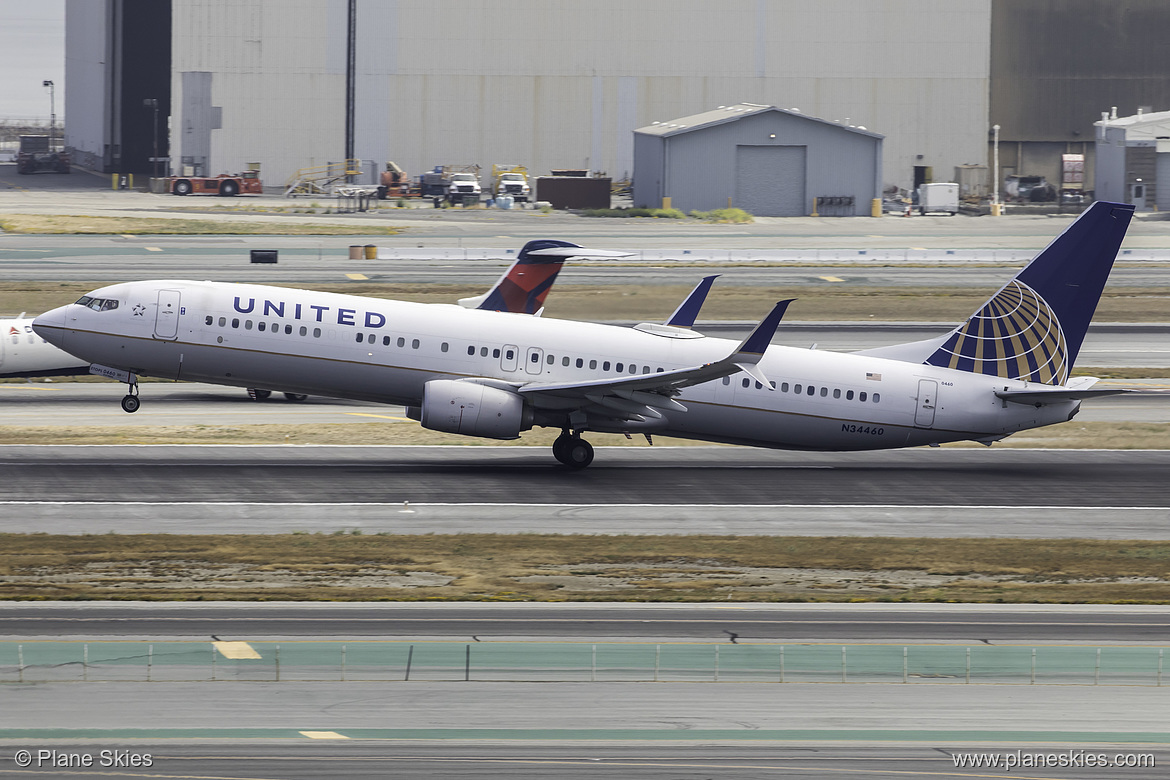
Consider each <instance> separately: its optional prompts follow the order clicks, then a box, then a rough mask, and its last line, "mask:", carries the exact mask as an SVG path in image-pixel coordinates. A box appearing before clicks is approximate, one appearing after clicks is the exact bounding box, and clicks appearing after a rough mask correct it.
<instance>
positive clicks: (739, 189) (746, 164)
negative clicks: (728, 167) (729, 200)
mask: <svg viewBox="0 0 1170 780" xmlns="http://www.w3.org/2000/svg"><path fill="white" fill-rule="evenodd" d="M807 152H808V147H805V146H737V147H735V205H736V206H738V207H739V208H741V209H743V210H744V211H747V212H749V213H751V214H755V215H757V216H760V217H803V216H806V215H807V214H808V213H809V210H808V203H807V200H808V199H807V198H805V196H804V192H805V157H806V156H807Z"/></svg>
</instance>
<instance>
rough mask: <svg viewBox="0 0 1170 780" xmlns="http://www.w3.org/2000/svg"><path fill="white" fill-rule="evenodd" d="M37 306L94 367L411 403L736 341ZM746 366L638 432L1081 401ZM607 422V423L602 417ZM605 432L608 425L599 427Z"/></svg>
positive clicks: (376, 315)
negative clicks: (460, 388) (455, 386)
mask: <svg viewBox="0 0 1170 780" xmlns="http://www.w3.org/2000/svg"><path fill="white" fill-rule="evenodd" d="M91 295H93V296H95V297H98V298H101V297H107V298H110V299H117V300H118V301H119V305H118V306H117V308H115V309H112V310H103V311H95V310H93V309H91V308H87V307H85V306H80V305H76V304H74V305H70V306H65V307H61V308H59V309H55V310H54V311H52V312H49V313H47V314H45V315H42V316H41V317H39V318H37V330H38V332H39V333H41V334H42V335H44V336H45V337H46V338H48V339H49V340H50V341H52V342H53V343H56V344H58V345H59V346H61V347H62V348H63V349H65V350H66V351H68V352H71V353H73V354H75V355H77V356H78V357H80V358H82V359H84V360H85V361H87V362H90V363H96V364H100V365H105V366H110V367H114V368H118V369H122V370H126V371H130V372H132V373H135V374H141V375H148V376H155V377H165V378H171V379H180V380H187V381H195V382H209V383H215V384H222V385H233V386H237V387H253V388H270V389H274V390H280V391H284V392H291V393H307V394H312V395H321V396H333V397H338V398H352V399H360V400H366V401H375V402H381V403H393V404H404V405H408V406H417V405H418V404H420V403H421V401H422V398H423V387H424V385H425V384H426V383H427V382H429V381H431V380H436V379H470V378H475V379H484V378H486V379H490V380H499V381H500V382H502V383H507V384H509V385H512V386H517V387H518V386H520V385H523V384H528V383H538V384H539V383H565V382H580V381H586V380H592V379H602V378H606V377H615V376H629V375H631V374H645V373H655V372H658V371H663V370H671V369H681V368H687V367H693V366H699V365H703V364H707V363H712V362H714V361H718V360H720V359H722V358H725V357H727V356H728V355H729V354H731V353H732V352H734V351H735V349H736V347H737V343H736V342H732V341H727V340H724V339H715V338H675V337H671V336H669V335H659V334H655V333H652V332H643V331H641V330H635V329H630V328H624V327H614V326H607V325H597V324H590V323H581V322H571V321H566V320H556V319H547V318H538V317H532V316H528V315H520V314H506V313H499V312H491V311H481V310H474V309H464V308H461V307H459V306H454V305H441V304H419V303H407V302H401V301H391V300H383V299H376V298H366V297H359V296H350V295H338V294H331V293H319V292H310V291H304V290H291V289H284V288H276V287H263V286H257V285H242V284H223V283H214V282H189V281H174V282H171V281H152V282H134V283H127V284H119V285H114V286H111V287H107V288H103V289H102V290H96V291H94V292H93V293H92V294H91ZM759 368H760V370H762V372H763V373H764V375H765V376H766V377H767V378H768V379H770V380H771V381H772V382H773V383H774V384H775V386H776V389H775V390H773V389H770V388H768V387H767V386H762V385H759V384H758V383H757V382H756V381H755V380H754V379H751V378H750V377H748V375H747V374H746V373H739V374H735V375H733V376H729V377H724V378H722V379H716V380H714V381H710V382H706V383H704V384H701V385H696V386H693V387H690V388H687V389H686V390H684V391H683V393H682V395H680V396H678V397H677V399H676V400H677V401H679V402H680V403H682V404H683V405H684V406H685V407H686V411H685V412H680V411H669V412H667V413H666V414H665V415H664V417H663V418H662V419H660V420H657V419H656V420H651V421H646V422H643V423H641V424H631V425H629V426H628V427H627V428H625V429H627V430H630V431H636V432H649V433H655V434H662V435H668V436H679V437H684V438H693V439H702V440H708V441H719V442H728V443H735V444H748V445H756V446H764V447H779V448H797V449H817V450H860V449H882V448H893V447H905V446H914V445H922V444H933V443H939V442H947V441H958V440H967V439H974V440H985V441H991V440H994V439H998V438H1002V437H1003V436H1006V435H1008V434H1011V433H1013V432H1015V431H1019V430H1023V429H1027V428H1034V427H1037V426H1041V425H1049V424H1052V423H1056V422H1063V421H1065V420H1068V419H1069V418H1070V417H1071V416H1072V415H1073V414H1075V413H1076V411H1077V409H1078V407H1079V402H1077V401H1066V402H1061V403H1052V404H1048V405H1044V406H1039V407H1036V406H1029V405H1025V404H1019V403H1005V402H1004V401H1002V400H1001V399H1000V398H998V397H997V396H996V395H995V393H996V391H1003V390H1021V389H1025V388H1027V387H1028V385H1027V383H1025V382H1021V381H1017V380H1010V379H1001V378H998V377H991V376H984V375H980V374H972V373H968V372H964V371H957V370H952V369H946V368H938V367H935V366H930V365H922V364H917V363H907V362H902V361H897V360H889V359H883V358H878V357H872V356H865V355H854V354H842V353H833V352H821V351H815V350H807V349H796V348H792V347H784V346H778V345H772V346H770V347H769V348H768V350H767V351H766V353H765V354H764V356H763V358H762V360H761V361H760V363H759ZM598 429H603V428H598ZM604 429H605V430H610V428H604Z"/></svg>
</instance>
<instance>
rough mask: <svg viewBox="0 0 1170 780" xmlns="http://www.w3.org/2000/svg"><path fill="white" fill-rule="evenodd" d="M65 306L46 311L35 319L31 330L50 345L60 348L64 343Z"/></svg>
mask: <svg viewBox="0 0 1170 780" xmlns="http://www.w3.org/2000/svg"><path fill="white" fill-rule="evenodd" d="M66 308H67V307H65V306H59V307H57V308H56V309H53V310H51V311H47V312H45V313H44V314H42V315H41V316H39V317H37V318H35V319H34V320H33V322H32V329H33V331H35V332H36V334H37V335H38V336H40V337H41V338H43V339H44V340H45V341H47V342H49V343H50V344H52V345H54V346H57V347H60V346H61V345H62V344H63V343H64V342H65V309H66Z"/></svg>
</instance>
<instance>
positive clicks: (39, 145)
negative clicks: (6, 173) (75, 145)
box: [16, 135, 73, 174]
mask: <svg viewBox="0 0 1170 780" xmlns="http://www.w3.org/2000/svg"><path fill="white" fill-rule="evenodd" d="M16 172H17V173H22V174H29V173H72V172H73V169H72V168H70V167H69V153H68V152H63V151H59V150H54V149H53V148H52V145H51V143H50V138H49V136H47V135H22V136H21V137H20V152H19V153H18V154H17V156H16Z"/></svg>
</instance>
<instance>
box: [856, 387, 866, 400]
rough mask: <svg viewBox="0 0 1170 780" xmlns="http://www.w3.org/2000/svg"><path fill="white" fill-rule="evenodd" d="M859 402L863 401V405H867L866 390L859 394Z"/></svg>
mask: <svg viewBox="0 0 1170 780" xmlns="http://www.w3.org/2000/svg"><path fill="white" fill-rule="evenodd" d="M857 400H858V401H861V402H862V403H865V391H864V390H862V391H861V392H860V393H858V394H857Z"/></svg>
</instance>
